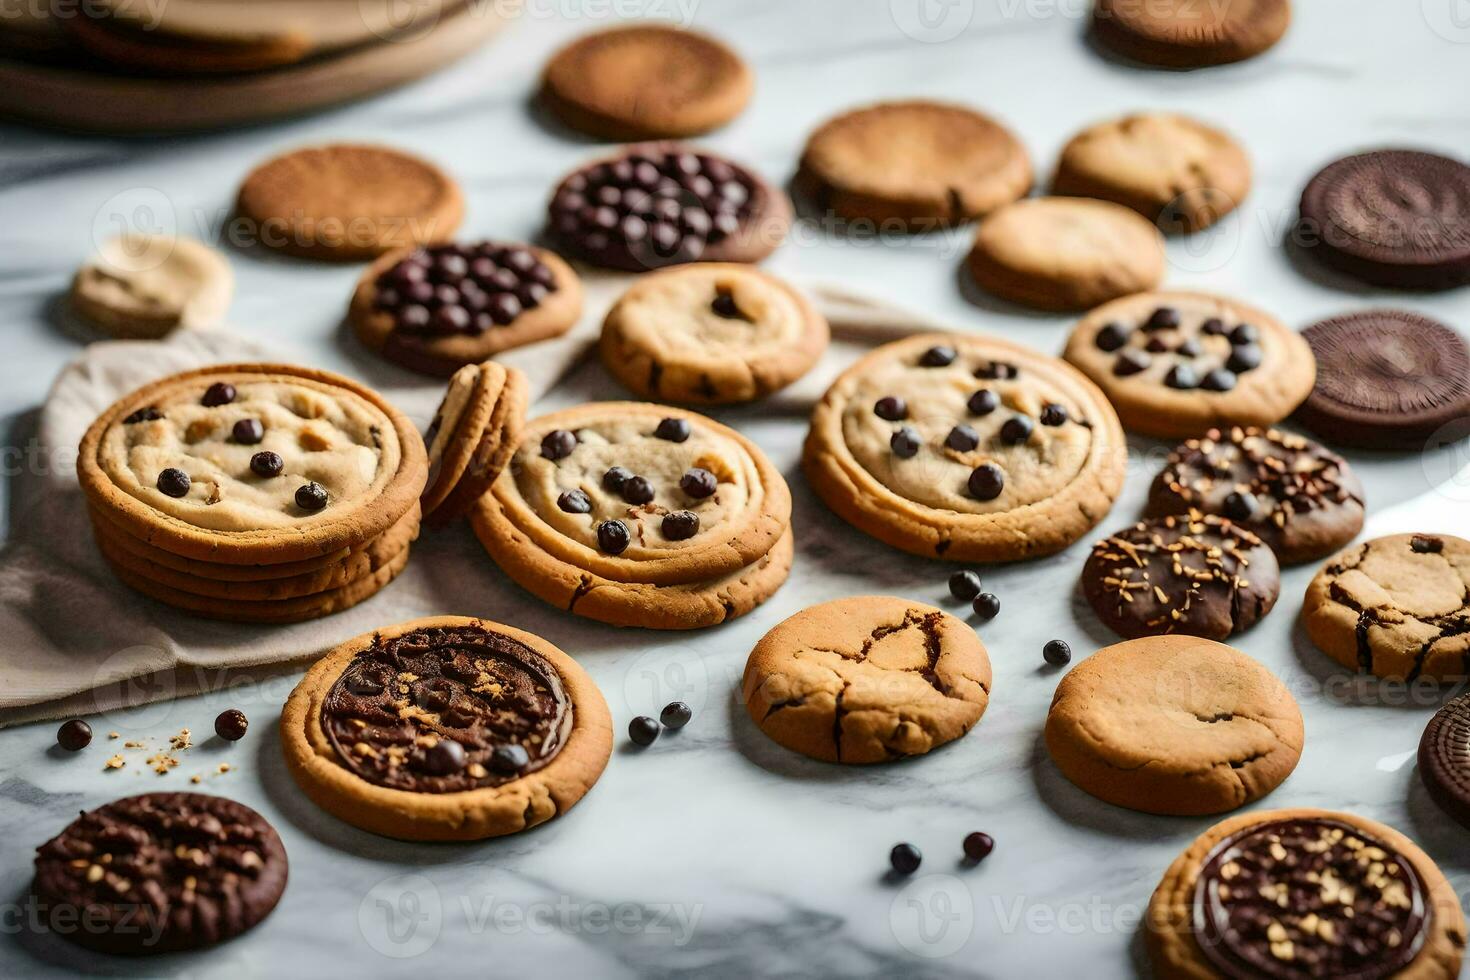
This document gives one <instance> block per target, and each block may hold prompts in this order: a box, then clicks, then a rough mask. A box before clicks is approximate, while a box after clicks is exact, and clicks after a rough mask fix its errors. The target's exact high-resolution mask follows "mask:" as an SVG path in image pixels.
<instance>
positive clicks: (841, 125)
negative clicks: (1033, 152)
mask: <svg viewBox="0 0 1470 980" xmlns="http://www.w3.org/2000/svg"><path fill="white" fill-rule="evenodd" d="M1031 180H1032V174H1031V161H1030V159H1029V158H1028V157H1027V155H1026V148H1025V147H1024V146H1022V145H1021V141H1020V140H1018V139H1016V137H1015V135H1014V134H1012V133H1011V131H1010V130H1008V129H1006V127H1005V126H1003V125H1001V124H1000V123H999V122H997V121H995V120H994V119H992V118H990V117H989V116H986V115H984V114H982V113H979V112H976V111H975V110H973V109H970V108H968V107H966V106H960V105H951V104H948V103H942V102H926V101H909V102H885V103H881V104H879V105H873V106H866V107H864V108H862V109H856V110H854V111H852V112H848V113H845V114H843V115H841V116H838V117H837V118H835V119H831V120H829V121H827V122H826V123H823V124H822V126H821V127H820V128H818V129H817V131H816V132H814V133H813V134H812V135H811V137H810V139H808V140H807V144H806V149H805V150H804V151H803V152H802V156H801V167H800V169H799V170H798V172H797V177H796V181H797V185H798V186H799V187H801V188H802V191H803V192H804V193H805V194H806V195H807V196H809V197H810V198H811V199H812V201H813V203H814V204H815V205H816V207H817V208H818V209H819V210H821V211H823V212H830V213H832V214H835V215H836V216H838V217H840V218H844V219H846V220H848V221H862V222H869V223H872V224H875V225H878V226H880V227H881V229H882V230H885V231H886V230H890V229H891V228H892V227H893V226H895V225H897V226H899V227H902V228H906V229H908V230H910V231H929V230H932V229H934V228H935V227H939V226H944V225H951V224H956V223H959V222H963V221H970V220H973V219H975V218H979V217H982V216H984V215H987V214H989V213H990V212H992V211H994V210H995V209H996V208H999V207H1000V206H1002V205H1004V204H1009V203H1010V202H1012V201H1014V200H1016V199H1017V198H1019V197H1021V196H1022V195H1024V194H1025V193H1026V192H1027V191H1028V190H1030V189H1031Z"/></svg>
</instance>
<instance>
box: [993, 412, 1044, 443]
mask: <svg viewBox="0 0 1470 980" xmlns="http://www.w3.org/2000/svg"><path fill="white" fill-rule="evenodd" d="M1035 428H1036V423H1034V422H1032V421H1031V419H1030V418H1029V417H1027V416H1025V415H1012V416H1011V417H1010V418H1008V419H1006V421H1005V425H1002V426H1001V427H1000V441H1001V442H1003V443H1005V444H1006V445H1008V446H1019V445H1020V444H1021V443H1023V442H1025V441H1026V440H1027V439H1030V438H1031V433H1032V431H1033V430H1034V429H1035Z"/></svg>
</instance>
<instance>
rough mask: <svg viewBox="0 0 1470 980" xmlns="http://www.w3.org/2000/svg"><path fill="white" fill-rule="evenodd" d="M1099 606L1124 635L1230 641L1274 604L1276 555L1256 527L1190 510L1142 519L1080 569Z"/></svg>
mask: <svg viewBox="0 0 1470 980" xmlns="http://www.w3.org/2000/svg"><path fill="white" fill-rule="evenodd" d="M1082 591H1083V593H1084V594H1085V595H1086V596H1087V601H1088V602H1090V603H1091V604H1092V608H1093V611H1094V612H1096V613H1097V616H1098V618H1099V619H1101V620H1102V621H1103V622H1104V623H1106V624H1107V626H1108V628H1109V629H1111V630H1112V631H1113V632H1115V633H1117V634H1118V635H1119V636H1125V637H1138V636H1158V635H1161V634H1164V633H1184V634H1187V635H1189V636H1203V637H1206V638H1208V639H1211V640H1224V639H1228V638H1229V637H1231V636H1233V635H1234V634H1236V633H1243V632H1245V631H1246V630H1248V629H1250V628H1251V627H1252V626H1254V625H1255V624H1256V623H1257V622H1258V621H1260V620H1261V619H1262V618H1263V617H1264V616H1265V615H1266V614H1267V613H1269V612H1270V611H1271V608H1272V607H1273V606H1275V605H1276V598H1277V596H1279V595H1280V594H1281V571H1280V568H1279V567H1278V566H1277V564H1276V556H1275V555H1274V554H1272V552H1271V549H1270V548H1268V547H1266V545H1265V543H1264V542H1262V541H1261V539H1260V538H1258V537H1256V536H1255V535H1254V534H1252V533H1251V532H1250V531H1247V530H1246V529H1245V528H1243V527H1240V526H1238V525H1236V524H1233V523H1231V522H1230V521H1228V520H1224V519H1222V518H1219V517H1214V516H1209V515H1204V514H1199V513H1195V512H1191V513H1189V514H1188V515H1185V516H1174V515H1169V516H1166V517H1155V518H1151V519H1150V520H1146V521H1140V522H1139V523H1138V524H1135V525H1133V526H1132V527H1130V528H1128V529H1127V530H1124V531H1120V532H1118V533H1117V534H1115V535H1113V536H1112V537H1110V538H1107V539H1106V540H1103V541H1099V542H1098V543H1097V546H1096V547H1094V548H1093V549H1092V554H1091V556H1089V557H1088V559H1087V564H1086V565H1085V566H1083V569H1082Z"/></svg>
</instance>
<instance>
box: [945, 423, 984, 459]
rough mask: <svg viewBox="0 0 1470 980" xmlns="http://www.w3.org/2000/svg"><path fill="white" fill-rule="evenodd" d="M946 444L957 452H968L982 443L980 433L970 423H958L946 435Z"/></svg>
mask: <svg viewBox="0 0 1470 980" xmlns="http://www.w3.org/2000/svg"><path fill="white" fill-rule="evenodd" d="M944 444H945V445H946V446H948V447H949V448H950V449H953V450H954V451H955V452H957V453H967V452H969V451H970V450H972V449H974V448H975V447H976V446H978V445H980V433H978V432H976V431H975V430H974V429H972V428H970V427H969V426H968V425H957V426H955V427H954V428H953V429H950V430H949V435H947V436H945V437H944Z"/></svg>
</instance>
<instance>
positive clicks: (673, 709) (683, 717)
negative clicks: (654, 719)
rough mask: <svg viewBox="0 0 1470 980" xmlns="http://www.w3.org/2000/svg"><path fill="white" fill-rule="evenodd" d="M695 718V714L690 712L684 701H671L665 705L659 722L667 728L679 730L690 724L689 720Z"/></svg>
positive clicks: (660, 713)
mask: <svg viewBox="0 0 1470 980" xmlns="http://www.w3.org/2000/svg"><path fill="white" fill-rule="evenodd" d="M693 717H694V712H693V711H691V710H690V708H689V705H687V704H685V703H684V702H683V701H670V702H669V703H668V704H666V705H664V710H663V711H661V712H659V716H658V720H659V721H661V722H663V726H664V727H665V728H673V729H675V730H677V729H680V728H683V727H684V726H685V725H687V724H689V719H690V718H693Z"/></svg>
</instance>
